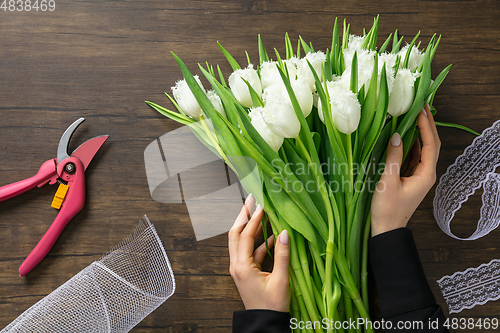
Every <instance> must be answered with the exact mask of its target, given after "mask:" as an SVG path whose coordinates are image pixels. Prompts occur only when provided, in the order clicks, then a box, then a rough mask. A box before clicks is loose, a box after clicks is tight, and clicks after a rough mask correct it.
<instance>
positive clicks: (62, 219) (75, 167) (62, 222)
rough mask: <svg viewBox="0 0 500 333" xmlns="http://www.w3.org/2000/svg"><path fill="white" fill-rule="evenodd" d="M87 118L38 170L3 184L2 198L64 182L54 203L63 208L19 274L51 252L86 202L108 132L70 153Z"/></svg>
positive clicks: (65, 136) (68, 133) (64, 137)
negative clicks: (88, 174) (89, 175)
mask: <svg viewBox="0 0 500 333" xmlns="http://www.w3.org/2000/svg"><path fill="white" fill-rule="evenodd" d="M84 120H85V118H80V119H78V120H77V121H75V122H74V123H73V124H71V126H69V127H68V129H67V130H66V131H65V132H64V134H63V135H62V137H61V140H60V141H59V146H58V148H57V158H54V159H51V160H48V161H47V162H45V163H43V164H42V166H41V167H40V169H39V170H38V173H37V174H36V175H35V176H33V177H31V178H28V179H25V180H21V181H19V182H17V183H13V184H10V185H5V186H3V187H0V202H1V201H4V200H7V199H10V198H13V197H15V196H18V195H19V194H21V193H24V192H26V191H28V190H31V189H33V188H35V187H42V186H43V185H45V184H47V183H49V184H50V185H53V184H55V183H56V182H58V183H60V185H59V189H58V190H57V193H56V195H55V197H54V201H53V202H52V207H54V208H57V209H60V212H59V214H58V215H57V217H56V219H55V220H54V222H53V223H52V225H51V226H50V228H49V229H48V230H47V232H46V233H45V235H44V236H43V238H42V239H41V240H40V242H39V243H38V244H37V246H36V247H35V248H34V249H33V251H31V253H30V255H29V256H28V257H27V258H26V259H25V260H24V262H23V263H22V265H21V267H19V276H23V275H26V274H27V273H28V272H30V271H31V270H32V269H33V268H34V267H35V266H36V265H38V264H39V263H40V261H42V259H43V258H44V257H45V256H46V255H47V253H49V251H50V249H51V248H52V246H53V245H54V243H55V242H56V240H57V238H58V237H59V235H60V234H61V232H62V230H63V229H64V227H65V226H66V225H67V224H68V222H69V221H70V220H71V219H72V218H73V217H74V216H75V215H76V214H77V213H78V212H79V211H81V210H82V208H83V206H84V204H85V169H87V166H88V165H89V163H90V161H92V159H93V158H94V155H95V154H96V153H97V151H98V150H99V148H101V146H102V144H103V143H104V141H106V139H107V138H108V137H109V136H108V135H102V136H97V137H95V138H92V139H90V140H87V141H85V142H84V143H83V144H81V145H80V146H79V147H78V148H76V149H75V151H73V153H72V154H71V156H69V155H68V144H69V141H70V139H71V136H72V135H73V133H74V132H75V130H76V129H77V128H78V126H80V124H81V123H82V122H83V121H84Z"/></svg>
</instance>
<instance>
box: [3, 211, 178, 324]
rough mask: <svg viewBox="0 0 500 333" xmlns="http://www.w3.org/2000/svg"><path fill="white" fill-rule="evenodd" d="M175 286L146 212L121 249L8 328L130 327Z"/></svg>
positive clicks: (165, 256)
mask: <svg viewBox="0 0 500 333" xmlns="http://www.w3.org/2000/svg"><path fill="white" fill-rule="evenodd" d="M174 290H175V280H174V275H173V272H172V269H171V267H170V262H169V260H168V258H167V254H166V253H165V249H164V248H163V245H162V243H161V240H160V238H159V237H158V234H157V233H156V230H155V228H154V226H153V225H152V224H151V222H150V221H149V220H148V218H147V217H146V216H144V218H143V219H142V220H140V222H139V225H138V227H137V229H136V231H135V232H134V234H132V235H130V236H129V237H128V238H126V239H125V240H123V241H122V242H121V243H120V244H119V245H118V246H117V247H116V249H115V250H113V251H112V252H110V253H109V254H108V255H106V256H104V257H103V258H102V259H101V260H99V261H95V262H93V263H92V264H90V265H89V266H87V267H86V268H84V269H83V270H82V271H80V272H79V273H78V274H77V275H75V276H73V277H72V278H71V279H70V280H68V281H67V282H66V283H64V284H63V285H62V286H60V287H59V288H57V289H56V290H54V291H53V292H52V293H50V294H49V295H48V296H46V297H45V298H43V299H42V300H40V301H39V302H38V303H36V304H35V305H33V306H32V307H31V308H29V309H28V310H26V311H25V312H24V313H22V314H21V315H20V316H19V317H18V318H17V319H16V320H14V321H13V322H12V323H10V324H9V325H8V326H7V327H6V328H4V329H3V330H2V331H1V333H4V332H9V333H11V332H40V333H41V332H44V333H46V332H52V333H56V332H61V333H62V332H93V333H99V332H128V331H130V330H131V329H132V328H133V327H134V326H135V325H137V324H138V323H139V322H140V321H141V320H142V319H144V318H145V317H146V316H147V315H148V314H150V313H151V312H153V311H154V310H155V309H156V308H157V307H158V306H160V305H161V304H162V303H163V302H165V301H166V300H167V299H168V298H169V297H170V296H171V295H172V294H173V293H174Z"/></svg>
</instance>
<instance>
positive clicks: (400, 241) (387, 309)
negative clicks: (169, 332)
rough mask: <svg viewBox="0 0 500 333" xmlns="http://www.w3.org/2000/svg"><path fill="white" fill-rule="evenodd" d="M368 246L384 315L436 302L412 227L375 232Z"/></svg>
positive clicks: (394, 314)
mask: <svg viewBox="0 0 500 333" xmlns="http://www.w3.org/2000/svg"><path fill="white" fill-rule="evenodd" d="M368 248H369V256H370V263H371V268H372V271H373V276H374V279H375V283H376V285H377V290H378V294H379V298H380V304H381V311H382V317H384V318H389V317H393V316H397V315H400V314H403V313H406V312H410V311H414V310H416V309H420V308H422V307H425V306H429V305H433V304H435V303H436V300H435V298H434V295H433V294H432V291H431V289H430V287H429V284H428V283H427V278H426V277H425V273H424V270H423V268H422V264H421V263H420V258H419V256H418V252H417V248H416V246H415V241H414V240H413V234H412V232H411V230H410V229H407V228H400V229H395V230H391V231H388V232H385V233H382V234H380V235H377V236H374V237H372V238H370V240H369V242H368Z"/></svg>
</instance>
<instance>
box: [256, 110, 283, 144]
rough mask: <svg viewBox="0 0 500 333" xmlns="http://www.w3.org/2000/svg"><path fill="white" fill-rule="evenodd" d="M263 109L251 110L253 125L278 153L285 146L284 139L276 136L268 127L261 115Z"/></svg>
mask: <svg viewBox="0 0 500 333" xmlns="http://www.w3.org/2000/svg"><path fill="white" fill-rule="evenodd" d="M261 110H262V107H256V108H252V109H250V113H249V114H248V115H249V116H250V119H251V124H252V126H253V127H254V128H255V130H257V132H259V134H260V135H261V136H262V138H263V139H264V140H265V141H266V142H267V144H268V145H269V146H270V147H271V148H272V149H273V150H274V151H275V152H277V151H278V150H279V149H280V147H281V145H282V144H283V140H284V138H283V137H282V136H279V135H276V134H275V133H274V132H273V131H271V129H270V128H269V127H268V126H267V125H266V122H265V121H264V119H263V118H262V113H261Z"/></svg>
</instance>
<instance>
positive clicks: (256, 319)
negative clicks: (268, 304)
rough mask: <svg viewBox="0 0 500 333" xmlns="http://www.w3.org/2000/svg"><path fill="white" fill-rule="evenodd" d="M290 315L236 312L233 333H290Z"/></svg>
mask: <svg viewBox="0 0 500 333" xmlns="http://www.w3.org/2000/svg"><path fill="white" fill-rule="evenodd" d="M290 332H291V329H290V313H288V312H278V311H272V310H246V311H236V312H235V313H234V314H233V333H290Z"/></svg>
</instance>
